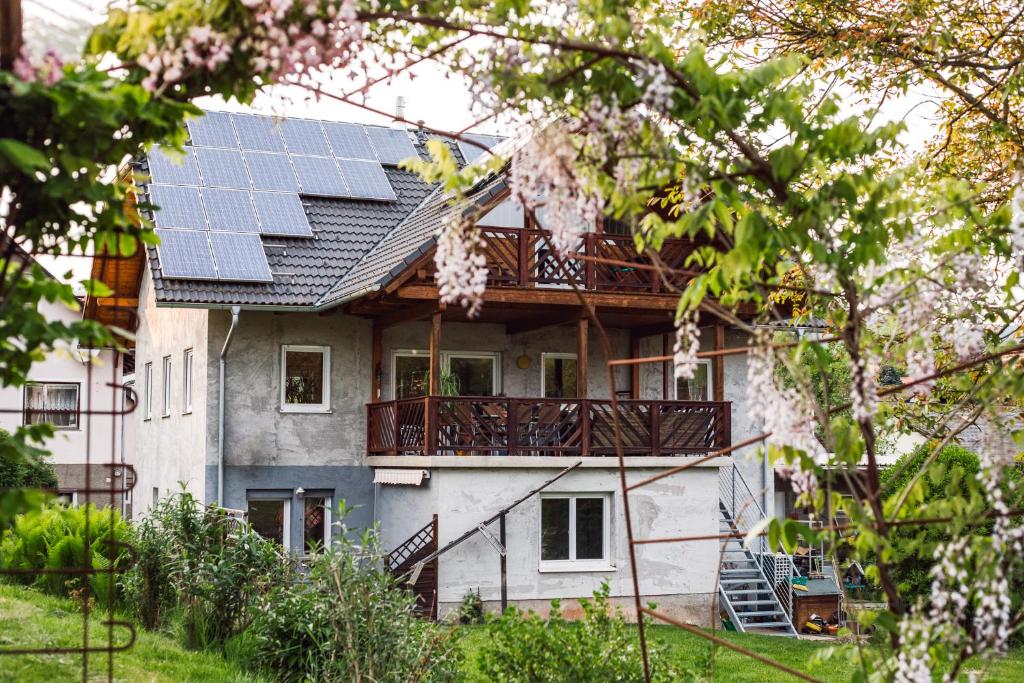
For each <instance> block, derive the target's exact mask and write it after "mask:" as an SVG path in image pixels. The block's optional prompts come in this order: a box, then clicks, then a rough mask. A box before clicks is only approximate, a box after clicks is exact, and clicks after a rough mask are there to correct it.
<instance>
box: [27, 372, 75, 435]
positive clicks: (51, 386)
mask: <svg viewBox="0 0 1024 683" xmlns="http://www.w3.org/2000/svg"><path fill="white" fill-rule="evenodd" d="M78 417H79V404H78V385H77V384H71V383H60V382H29V383H28V384H26V385H25V412H24V415H23V418H24V422H25V424H27V425H34V424H42V423H44V422H48V423H49V424H51V425H53V426H54V428H56V429H78Z"/></svg>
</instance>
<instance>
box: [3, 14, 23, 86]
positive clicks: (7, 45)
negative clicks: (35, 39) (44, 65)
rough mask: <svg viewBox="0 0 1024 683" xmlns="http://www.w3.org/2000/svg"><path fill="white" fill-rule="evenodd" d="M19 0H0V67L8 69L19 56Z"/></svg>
mask: <svg viewBox="0 0 1024 683" xmlns="http://www.w3.org/2000/svg"><path fill="white" fill-rule="evenodd" d="M21 26H22V17H21V0H0V69H4V70H5V71H10V70H11V69H12V68H13V67H14V60H16V59H17V58H18V57H20V56H21V46H22V32H21V30H22V29H21Z"/></svg>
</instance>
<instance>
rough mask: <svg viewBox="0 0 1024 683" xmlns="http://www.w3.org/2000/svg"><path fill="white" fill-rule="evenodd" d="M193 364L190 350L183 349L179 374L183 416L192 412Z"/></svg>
mask: <svg viewBox="0 0 1024 683" xmlns="http://www.w3.org/2000/svg"><path fill="white" fill-rule="evenodd" d="M194 364H195V353H194V352H193V351H192V349H185V353H183V354H182V358H181V374H182V385H181V390H182V394H183V396H182V400H183V401H184V404H185V405H184V408H183V410H182V414H183V415H188V414H189V413H191V412H192V368H193V365H194Z"/></svg>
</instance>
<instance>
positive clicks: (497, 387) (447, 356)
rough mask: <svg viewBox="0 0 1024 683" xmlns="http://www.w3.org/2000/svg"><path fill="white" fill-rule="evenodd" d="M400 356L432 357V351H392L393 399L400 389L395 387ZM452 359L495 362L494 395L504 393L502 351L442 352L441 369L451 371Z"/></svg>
mask: <svg viewBox="0 0 1024 683" xmlns="http://www.w3.org/2000/svg"><path fill="white" fill-rule="evenodd" d="M400 356H411V357H424V358H429V357H430V351H428V350H425V349H392V351H391V380H390V384H391V398H392V399H393V398H394V397H395V396H396V392H397V389H398V387H397V386H395V380H397V379H398V377H397V375H398V367H397V359H398V358H399V357H400ZM452 358H485V359H488V360H492V361H494V365H493V377H492V378H491V383H492V384H493V385H494V395H495V396H498V395H499V394H501V392H502V382H501V374H502V373H501V351H442V352H441V369H442V370H444V371H450V370H451V359H452Z"/></svg>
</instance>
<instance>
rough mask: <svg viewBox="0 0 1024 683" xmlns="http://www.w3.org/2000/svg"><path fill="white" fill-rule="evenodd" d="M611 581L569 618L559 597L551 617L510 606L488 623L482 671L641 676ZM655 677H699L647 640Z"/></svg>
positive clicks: (632, 635) (557, 677)
mask: <svg viewBox="0 0 1024 683" xmlns="http://www.w3.org/2000/svg"><path fill="white" fill-rule="evenodd" d="M608 594H609V590H608V584H607V583H605V584H603V585H602V586H601V588H599V589H598V590H596V591H594V599H593V600H587V599H582V600H580V609H581V611H582V615H581V617H580V619H578V620H576V621H569V620H567V619H565V617H563V615H562V611H561V605H560V603H559V601H558V600H552V601H551V612H550V615H549V616H548V618H547V619H544V618H542V617H540V616H539V615H537V614H536V613H534V612H532V611H530V612H525V613H524V612H522V611H520V610H519V609H517V608H516V607H509V608H508V610H506V611H505V613H504V614H502V615H501V616H500V617H497V618H491V619H489V620H488V623H487V639H486V643H485V644H484V646H483V648H482V649H481V652H480V655H479V667H480V670H481V672H482V673H483V674H484V675H485V676H486V677H487V679H488V680H491V681H502V682H510V683H511V682H514V681H524V682H525V681H530V682H541V681H552V682H556V681H580V682H592V683H599V682H604V681H640V680H643V677H644V675H643V661H642V658H641V654H640V647H639V643H638V642H637V640H636V627H635V626H634V625H631V624H629V623H627V622H626V620H625V618H624V617H623V615H622V612H621V610H619V609H618V608H613V607H612V606H611V604H610V603H609V599H608ZM648 654H649V656H650V663H651V678H652V680H655V681H680V680H687V679H691V678H695V676H694V675H693V673H692V672H690V671H687V670H685V669H684V668H682V667H681V666H680V665H679V663H678V662H676V661H674V660H673V659H672V658H671V657H670V656H669V655H668V653H667V651H666V650H665V648H664V647H662V646H661V645H660V644H658V643H656V642H649V643H648Z"/></svg>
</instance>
